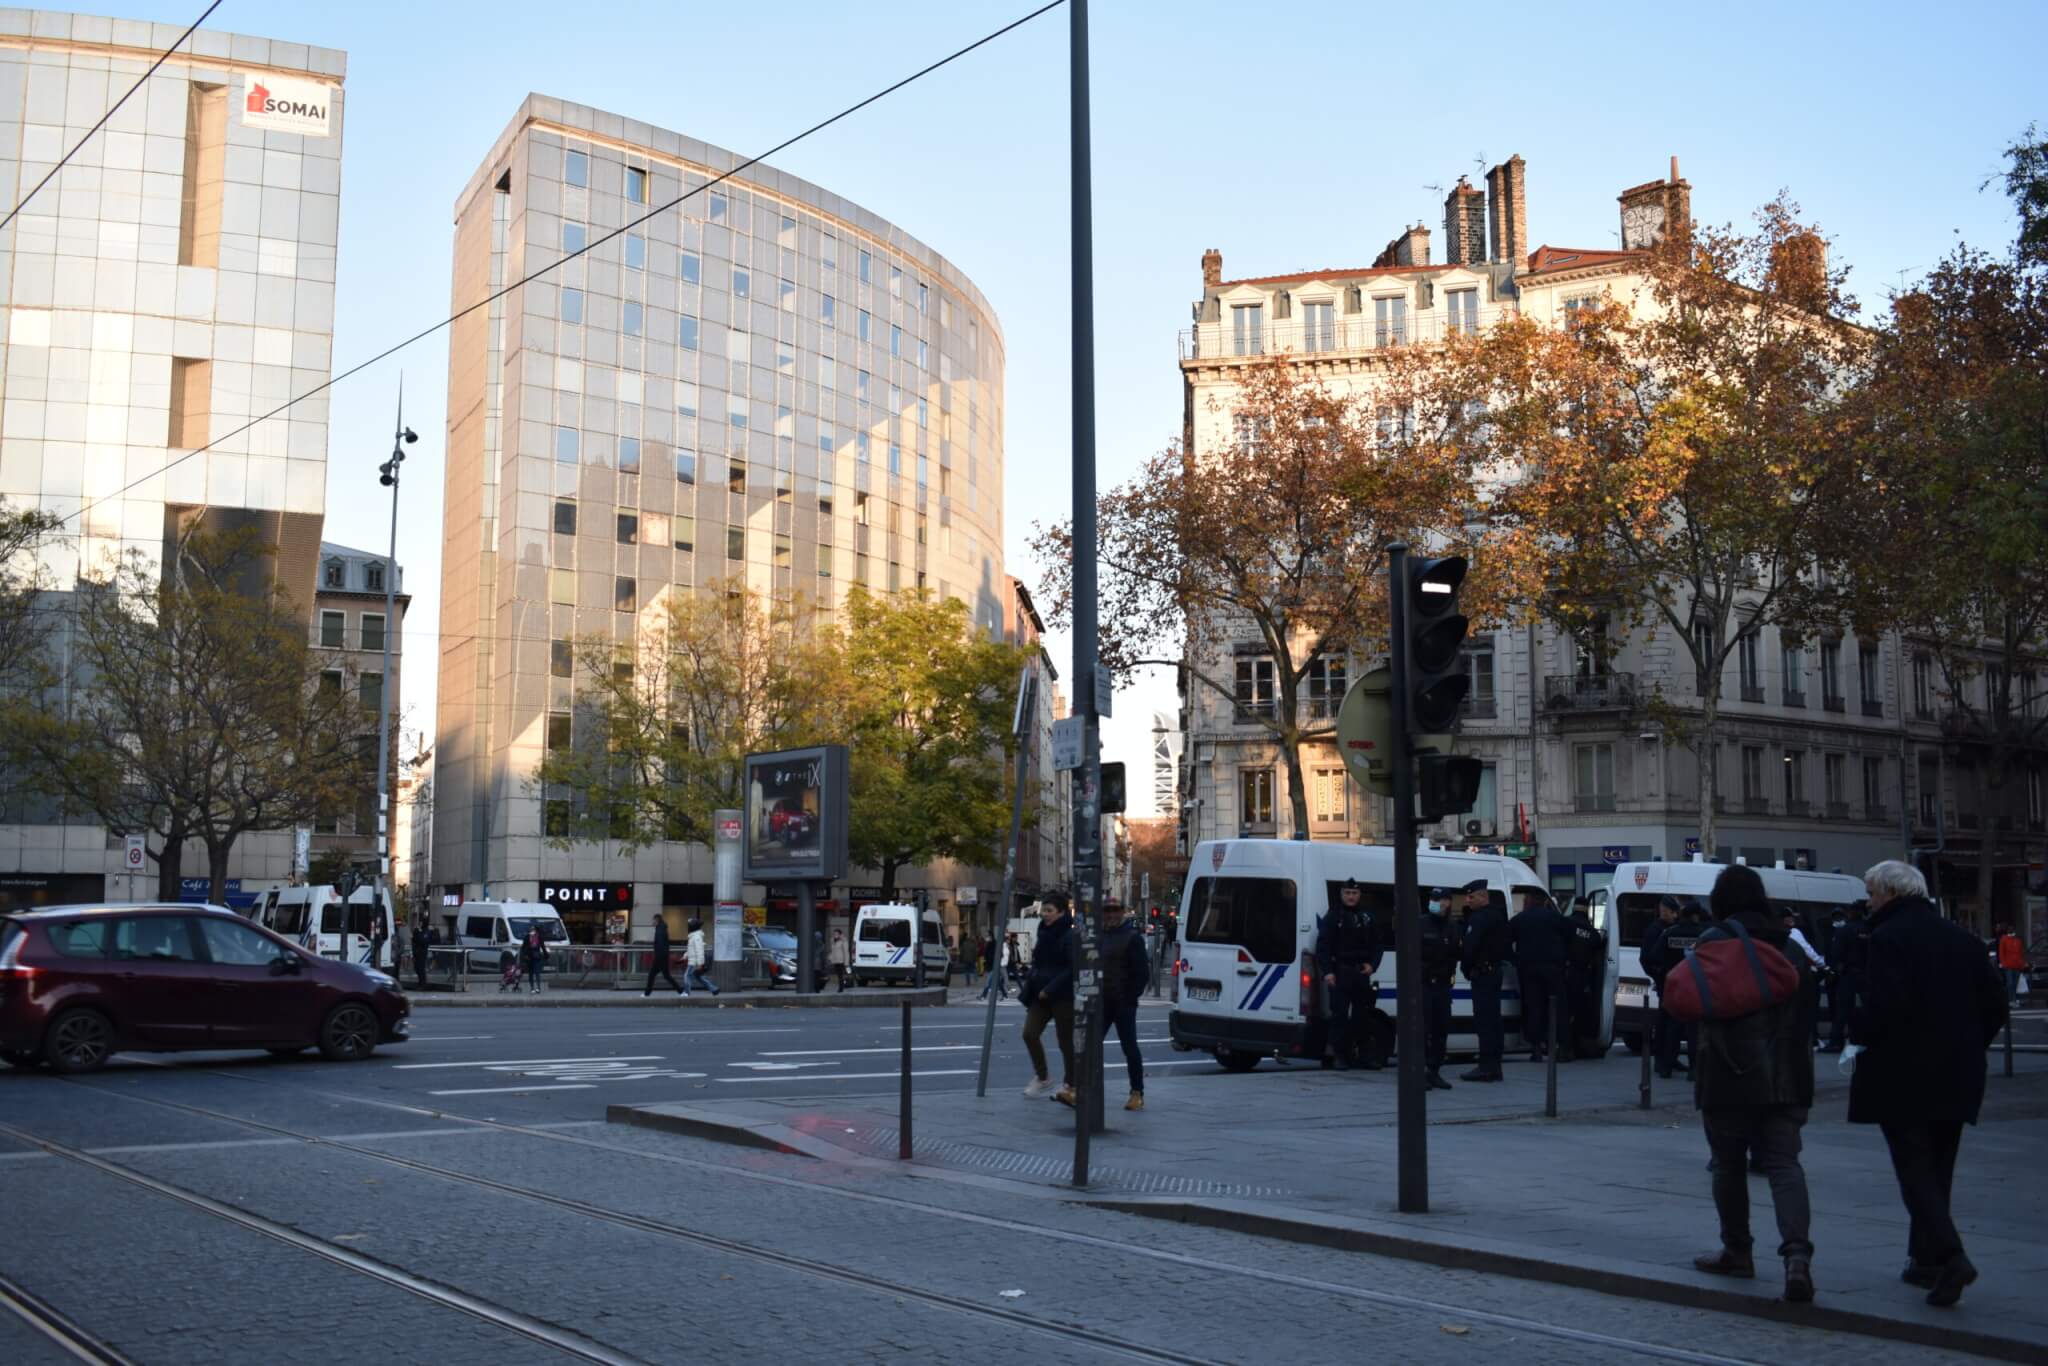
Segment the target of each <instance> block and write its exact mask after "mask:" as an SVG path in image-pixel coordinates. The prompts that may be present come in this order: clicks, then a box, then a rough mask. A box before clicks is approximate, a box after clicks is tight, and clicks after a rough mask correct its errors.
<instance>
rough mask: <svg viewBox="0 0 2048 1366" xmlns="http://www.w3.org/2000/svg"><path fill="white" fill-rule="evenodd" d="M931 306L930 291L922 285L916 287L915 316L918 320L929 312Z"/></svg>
mask: <svg viewBox="0 0 2048 1366" xmlns="http://www.w3.org/2000/svg"><path fill="white" fill-rule="evenodd" d="M931 306H932V292H931V290H930V289H929V288H928V287H926V286H924V285H919V286H918V287H917V316H918V317H920V318H922V317H924V316H925V315H926V314H927V313H929V312H930V311H931Z"/></svg>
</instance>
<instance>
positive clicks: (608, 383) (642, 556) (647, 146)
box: [432, 95, 1009, 939]
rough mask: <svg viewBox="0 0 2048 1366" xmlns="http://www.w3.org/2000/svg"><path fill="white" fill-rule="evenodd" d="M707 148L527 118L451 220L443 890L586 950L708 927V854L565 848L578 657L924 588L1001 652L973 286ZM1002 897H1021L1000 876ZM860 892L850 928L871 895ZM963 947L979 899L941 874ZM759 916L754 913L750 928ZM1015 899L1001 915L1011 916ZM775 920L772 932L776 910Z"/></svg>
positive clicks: (699, 849)
mask: <svg viewBox="0 0 2048 1366" xmlns="http://www.w3.org/2000/svg"><path fill="white" fill-rule="evenodd" d="M739 160H740V158H738V157H735V156H734V155H733V154H732V153H730V152H726V151H724V150H722V149H720V148H717V147H712V146H708V145H706V144H704V143H702V142H699V141H697V140H696V139H694V138H690V137H686V136H684V135H683V134H680V133H675V132H670V131H667V130H665V129H660V128H655V127H652V126H650V125H648V124H645V123H641V122H638V121H636V120H633V119H630V118H625V117H623V116H621V115H618V114H611V113H605V112H603V111H600V110H596V109H591V108H587V107H584V106H582V105H577V104H572V103H569V102H567V101H563V100H557V99H550V98H548V97H545V96H541V95H532V96H529V97H528V98H527V99H526V101H525V102H524V103H523V104H522V105H521V106H520V107H519V109H518V111H517V112H516V113H515V114H514V116H513V118H512V121H511V122H510V124H509V125H508V126H507V127H506V129H505V131H504V133H503V134H502V135H501V136H500V137H499V138H498V139H497V141H496V143H495V145H493V146H492V147H491V148H490V150H489V153H488V155H487V156H485V157H484V158H483V160H482V162H481V164H480V165H479V167H478V169H477V172H476V174H475V175H474V176H473V177H472V178H471V180H470V182H469V184H468V185H467V186H466V187H465V188H464V189H463V191H462V193H461V195H460V196H459V198H458V199H457V201H456V205H455V251H454V291H453V303H454V306H455V309H457V310H460V309H462V308H465V307H467V306H468V305H470V304H472V303H474V302H476V301H478V300H481V299H483V298H485V297H486V296H488V295H489V294H491V293H492V292H493V291H496V290H498V289H501V288H502V287H503V286H505V285H506V284H508V283H510V282H512V281H515V280H519V279H521V278H523V277H525V276H528V275H530V274H531V273H532V272H534V271H535V270H537V269H539V268H541V267H542V266H545V265H547V264H548V263H550V262H553V261H559V260H561V259H562V258H563V257H564V256H565V255H566V254H568V253H571V252H574V251H575V250H576V249H577V248H579V247H582V246H584V245H586V244H587V243H590V242H593V241H595V240H596V239H597V238H599V237H601V236H602V235H603V234H605V233H607V232H609V231H610V230H612V229H614V228H618V227H620V226H622V225H623V224H626V223H628V222H630V221H633V220H635V219H639V218H640V217H642V216H643V215H646V214H648V213H649V211H650V210H652V209H655V208H658V207H661V206H666V205H668V204H670V203H671V201H674V200H676V199H677V198H678V197H679V196H683V195H685V193H686V192H687V191H692V190H695V191H698V192H697V193H695V194H691V195H689V197H687V198H683V199H682V202H681V203H680V204H679V205H678V206H676V207H673V208H662V209H661V212H658V213H655V214H653V216H652V217H651V218H648V219H647V221H646V222H645V223H644V224H641V225H640V226H636V227H634V228H633V229H632V230H631V231H629V232H627V233H624V234H622V235H620V236H618V237H615V238H613V239H611V240H610V241H607V242H604V243H603V244H602V245H599V246H597V247H596V248H595V249H594V250H592V251H591V252H589V253H588V254H587V255H586V256H584V257H581V258H579V259H576V260H573V261H569V262H568V263H567V264H565V265H563V266H562V268H561V269H560V270H558V271H556V272H553V273H551V274H549V275H548V276H547V277H545V278H544V279H542V280H538V281H535V282H534V283H531V284H528V285H525V286H523V287H522V288H520V289H517V290H514V291H513V292H511V293H510V294H508V295H507V296H506V297H504V298H502V299H499V300H497V301H495V302H493V303H492V304H491V305H490V307H489V308H488V310H479V311H477V312H475V313H472V314H470V315H468V316H467V317H465V318H463V319H461V320H460V321H459V322H457V323H456V324H455V327H454V329H453V333H452V336H451V338H450V348H449V379H448V390H449V392H448V412H449V429H448V457H447V488H446V504H445V518H446V521H445V542H444V553H443V562H442V584H441V611H442V624H441V632H442V638H441V665H440V683H439V688H440V699H439V721H438V727H439V736H438V739H437V743H436V746H435V752H434V782H433V794H434V812H433V835H434V846H433V856H432V879H433V882H434V885H435V887H436V889H437V891H438V893H439V896H440V899H441V901H442V903H443V909H444V910H446V909H448V907H449V906H450V904H452V902H453V900H454V899H456V898H461V899H477V898H481V897H484V896H486V895H489V896H491V897H495V898H540V899H544V900H549V901H552V902H554V903H555V904H557V905H559V906H560V907H561V908H562V909H563V910H564V912H565V914H566V915H567V918H568V919H569V921H570V925H571V932H572V935H573V936H574V937H576V938H579V939H594V938H599V937H605V936H614V935H617V934H620V933H622V932H623V933H627V934H630V935H632V936H633V937H637V938H644V937H646V935H647V934H648V933H649V929H648V927H649V926H650V925H651V923H652V919H653V916H654V915H655V914H656V913H657V911H661V910H663V909H666V911H667V912H669V914H670V916H671V919H674V918H677V917H678V916H679V915H680V914H681V913H682V912H684V911H687V910H691V909H698V908H702V907H705V906H708V905H709V903H710V892H711V881H712V871H711V864H712V861H711V854H710V851H709V850H708V849H707V848H705V847H704V846H702V845H696V844H687V843H679V842H678V843H668V844H663V845H659V846H657V847H653V848H649V849H645V850H642V851H640V852H638V853H636V854H634V855H632V856H622V855H621V854H620V853H619V852H618V849H617V846H616V845H612V844H605V843H598V842H589V843H582V844H578V845H575V846H573V847H571V848H568V849H562V848H558V847H556V846H555V845H554V844H552V843H551V842H550V840H549V837H548V834H547V830H548V829H549V822H550V820H551V814H550V812H549V810H548V807H547V803H548V802H549V801H550V800H554V799H555V798H553V796H552V795H551V794H542V793H540V792H537V791H535V790H534V789H533V787H532V785H531V782H530V779H531V777H532V774H533V773H534V771H535V769H536V767H537V766H538V764H539V763H540V760H541V757H542V754H543V752H544V750H545V747H546V746H547V745H548V744H550V743H556V744H568V743H573V742H574V740H573V729H574V724H575V723H574V713H575V706H576V695H577V694H576V690H577V681H576V679H575V677H574V673H575V666H574V661H573V659H572V658H571V642H573V641H576V640H579V639H582V638H586V637H589V636H592V635H605V634H608V635H611V636H613V637H615V638H616V639H617V640H618V641H619V643H620V644H621V645H622V646H628V647H629V646H630V642H631V641H633V639H634V638H635V633H636V631H638V630H639V629H640V628H641V625H642V623H644V622H652V621H655V620H657V619H658V616H659V614H661V613H662V611H663V605H664V603H665V602H666V601H667V600H668V599H669V597H670V596H671V595H673V594H678V593H695V592H703V591H711V590H713V586H714V585H728V584H737V583H743V584H745V585H747V586H748V587H750V588H752V589H754V590H757V591H759V592H761V593H764V594H772V595H776V596H778V597H783V598H787V597H790V596H792V595H798V594H801V595H804V596H806V597H808V598H811V599H814V600H821V601H822V602H823V603H824V604H826V606H827V609H828V610H829V609H830V605H831V604H832V603H834V602H836V601H839V600H843V598H844V595H845V594H846V592H847V591H848V590H849V589H850V587H851V586H852V585H853V584H856V583H860V584H865V585H867V586H868V587H869V588H870V589H873V590H876V591H881V592H888V591H893V590H899V589H916V588H924V589H927V590H929V591H931V592H933V593H936V594H939V595H945V596H952V597H957V598H959V599H961V600H962V601H964V602H966V603H967V604H968V605H969V607H970V609H971V612H972V615H973V618H974V621H975V622H976V624H977V625H979V626H981V627H982V628H984V629H987V630H990V631H994V632H1001V631H1003V630H1004V629H1005V628H1006V625H1007V624H1008V623H1007V621H1006V615H1007V612H1008V606H1007V604H1008V599H1009V592H1008V587H1007V584H1008V580H1007V578H1006V576H1005V574H1004V572H1003V565H1002V532H1003V522H1002V486H1003V485H1002V480H1003V447H1002V431H1003V413H1002V394H1003V338H1002V332H1001V329H1000V327H999V326H998V323H997V320H996V317H995V314H994V312H993V311H992V310H991V309H990V307H989V304H988V301H987V300H986V299H985V298H983V297H982V294H981V292H980V291H979V290H978V289H976V288H975V286H974V283H973V282H972V281H971V280H969V279H968V278H967V277H966V276H965V275H964V274H962V273H961V271H960V270H959V269H958V268H957V267H955V266H954V265H952V264H951V263H950V262H948V261H947V260H946V259H945V258H944V257H942V256H940V255H939V254H938V253H936V252H934V251H933V250H932V249H931V248H929V247H927V246H925V245H924V244H923V243H921V242H919V241H918V240H917V239H916V238H914V237H912V236H910V235H909V234H908V233H906V232H905V231H904V230H902V229H901V228H898V227H896V226H894V225H893V224H890V223H887V222H885V221H883V220H882V219H880V218H878V217H877V216H876V215H874V214H873V213H870V212H869V211H868V210H866V209H864V208H862V207H861V206H860V205H858V204H855V203H853V202H851V201H849V200H846V199H842V198H840V197H839V196H838V195H836V194H833V193H832V192H830V191H828V190H825V189H822V188H820V187H819V186H816V185H812V184H809V183H807V182H805V181H802V180H799V179H797V178H795V177H794V176H790V175H786V174H784V173H782V172H780V171H777V170H774V169H771V168H769V167H766V166H755V167H752V168H750V169H748V170H747V171H745V172H743V173H741V174H739V175H737V176H734V177H732V178H731V179H729V180H726V181H724V182H723V183H721V184H719V185H717V186H716V187H714V188H704V187H706V186H707V184H708V182H709V181H710V180H711V178H712V177H714V176H717V175H719V174H720V173H722V172H724V171H727V170H729V169H731V168H732V167H734V166H736V165H737V164H738V163H739ZM998 876H999V875H998ZM870 882H872V879H871V878H869V879H864V878H862V877H861V876H860V875H858V874H857V875H856V876H855V878H854V879H853V880H851V881H850V882H849V883H848V884H847V885H846V886H844V887H842V888H839V889H836V897H835V900H836V901H837V904H838V906H839V908H840V909H841V912H842V913H843V910H844V908H845V907H846V906H847V905H848V904H850V903H851V902H852V901H857V900H859V899H861V898H862V897H863V895H864V894H867V893H872V892H873V891H875V890H877V889H875V888H873V887H872V886H868V885H864V883H870ZM909 885H910V886H911V887H912V888H920V887H921V888H923V889H924V890H925V891H926V892H927V893H928V894H929V896H930V898H931V901H932V904H934V905H936V906H939V907H941V909H942V910H944V911H945V913H946V915H947V918H948V921H949V922H957V921H958V918H959V917H958V907H957V905H956V894H957V889H958V888H959V887H960V886H963V885H975V886H977V890H978V888H979V886H990V887H991V888H993V886H995V885H997V884H995V883H994V882H993V880H992V879H991V878H990V876H989V875H988V874H987V872H986V870H982V871H981V872H979V873H977V872H976V871H975V870H966V869H955V868H952V867H948V866H943V865H941V866H937V867H933V868H929V869H924V870H918V873H917V874H916V875H913V877H912V878H911V880H910V883H909ZM759 890H760V889H750V891H749V897H750V899H752V898H754V897H755V896H756V895H757V894H758V892H759ZM991 895H993V893H992V892H991ZM771 909H773V908H772V907H771Z"/></svg>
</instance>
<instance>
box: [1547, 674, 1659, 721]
mask: <svg viewBox="0 0 2048 1366" xmlns="http://www.w3.org/2000/svg"><path fill="white" fill-rule="evenodd" d="M1636 696H1637V694H1636V676H1635V675H1634V674H1623V673H1608V674H1584V675H1582V674H1550V675H1548V676H1546V677H1545V678H1544V680H1543V709H1544V710H1545V711H1549V712H1567V711H1570V712H1603V711H1627V710H1628V709H1629V708H1631V707H1633V706H1635V704H1636Z"/></svg>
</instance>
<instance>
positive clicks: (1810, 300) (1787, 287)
mask: <svg viewBox="0 0 2048 1366" xmlns="http://www.w3.org/2000/svg"><path fill="white" fill-rule="evenodd" d="M1770 283H1771V285H1772V287H1773V288H1774V289H1776V290H1777V291H1778V293H1779V294H1781V295H1782V296H1784V298H1785V299H1786V301H1787V302H1789V303H1791V304H1793V305H1794V306H1795V307H1798V308H1803V309H1805V310H1806V311H1807V312H1809V313H1826V312H1827V311H1828V244H1827V243H1826V241H1824V240H1823V239H1822V238H1821V235H1820V234H1819V233H1816V232H1799V233H1794V234H1793V235H1792V236H1790V237H1787V238H1786V239H1785V240H1784V241H1782V242H1779V243H1778V244H1777V245H1775V246H1773V247H1772V248H1771V268H1770Z"/></svg>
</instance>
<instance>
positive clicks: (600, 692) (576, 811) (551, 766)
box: [529, 582, 838, 852]
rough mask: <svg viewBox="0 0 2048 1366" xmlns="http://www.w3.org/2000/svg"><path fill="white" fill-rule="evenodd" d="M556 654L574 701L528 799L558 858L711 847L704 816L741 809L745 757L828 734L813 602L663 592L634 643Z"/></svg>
mask: <svg viewBox="0 0 2048 1366" xmlns="http://www.w3.org/2000/svg"><path fill="white" fill-rule="evenodd" d="M556 648H557V649H559V650H561V651H562V652H563V654H564V657H563V658H560V659H559V660H557V661H556V663H557V665H558V666H559V667H558V668H557V669H556V670H555V672H556V673H557V674H558V675H573V678H574V680H575V681H574V683H573V693H574V699H575V700H574V705H573V708H572V709H571V710H569V711H568V712H566V713H561V712H557V713H554V715H557V716H560V717H561V718H562V720H561V721H551V722H550V725H562V726H565V729H566V733H564V734H555V733H550V735H549V736H548V738H547V749H546V752H545V753H544V755H543V757H542V760H541V763H540V765H539V767H538V768H537V769H536V771H535V772H534V774H533V775H532V778H531V780H530V782H529V790H530V791H533V792H535V793H536V794H537V795H540V796H541V797H542V798H543V799H544V800H545V801H546V802H547V803H548V805H547V808H546V809H547V811H548V813H549V814H548V817H547V826H546V833H547V835H548V837H549V838H550V839H552V840H553V841H554V842H555V843H556V844H557V845H558V846H561V847H567V846H568V845H569V844H571V843H573V842H574V841H577V840H593V839H594V840H604V839H611V840H616V841H617V842H618V843H619V846H620V848H621V849H622V850H624V851H626V852H631V851H632V850H634V849H638V848H643V847H646V846H649V845H653V844H657V843H659V842H661V841H662V840H699V841H704V842H707V843H708V842H709V841H710V839H711V833H712V832H711V821H712V813H713V812H715V811H718V810H721V809H732V810H738V809H743V808H744V806H745V804H746V782H745V773H744V769H745V761H746V756H747V755H748V754H750V753H756V752H765V751H769V750H776V749H788V748H793V747H796V746H800V745H806V744H811V743H814V742H816V741H818V740H819V739H821V738H825V736H826V731H827V728H828V726H829V725H830V717H831V710H830V706H829V703H830V700H831V697H832V695H833V691H834V688H835V686H836V685H835V678H836V669H837V667H838V666H837V662H836V658H835V656H834V653H833V651H832V649H831V647H830V644H829V642H827V641H823V640H820V639H819V637H818V634H817V632H816V630H815V616H814V613H813V612H812V610H811V608H810V606H809V604H808V603H804V602H791V603H784V602H777V601H771V600H769V599H766V598H764V597H763V596H762V595H761V594H759V593H756V592H754V591H753V590H752V589H749V588H746V587H744V586H743V585H742V584H739V583H737V582H735V583H730V584H718V583H714V584H709V585H706V586H705V587H704V588H702V589H701V590H699V591H695V592H692V591H688V590H679V591H676V592H672V593H670V594H669V595H668V596H667V597H666V599H665V601H664V602H663V603H662V605H661V608H660V609H659V610H658V611H657V612H656V613H655V614H653V619H652V620H651V621H643V622H642V624H641V625H640V627H639V629H638V633H637V634H636V636H635V637H634V639H633V640H631V641H630V642H622V641H618V640H615V639H613V638H612V637H611V636H609V635H599V636H595V637H591V638H587V639H584V640H581V641H578V642H576V643H575V644H574V645H562V646H557V647H556ZM555 686H557V687H561V688H563V689H564V691H568V690H570V686H571V685H563V684H560V683H557V684H556V685H555Z"/></svg>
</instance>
